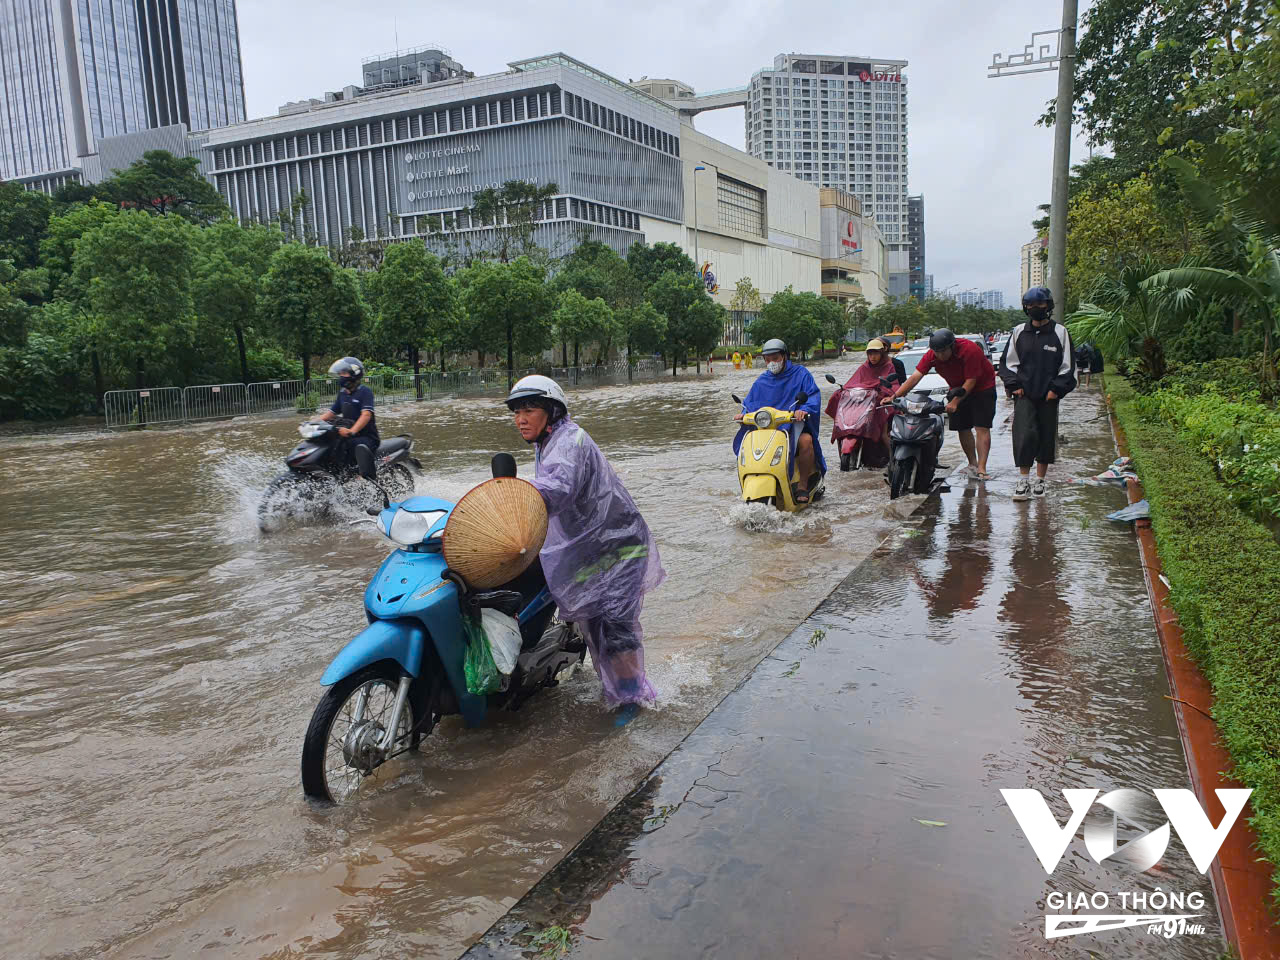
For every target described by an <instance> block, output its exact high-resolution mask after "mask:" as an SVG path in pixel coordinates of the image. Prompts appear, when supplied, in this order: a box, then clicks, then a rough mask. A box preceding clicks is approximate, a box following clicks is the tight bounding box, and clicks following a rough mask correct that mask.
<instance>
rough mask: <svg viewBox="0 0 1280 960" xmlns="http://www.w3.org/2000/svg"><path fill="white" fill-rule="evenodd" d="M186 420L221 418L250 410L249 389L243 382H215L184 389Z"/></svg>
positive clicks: (240, 415)
mask: <svg viewBox="0 0 1280 960" xmlns="http://www.w3.org/2000/svg"><path fill="white" fill-rule="evenodd" d="M182 403H183V406H184V408H185V409H184V413H183V419H185V420H221V419H224V418H227V417H242V416H244V415H245V414H247V413H248V412H249V408H248V403H249V396H248V389H247V388H246V386H245V385H244V384H243V383H214V384H207V385H202V386H196V387H187V388H185V389H184V390H183V391H182Z"/></svg>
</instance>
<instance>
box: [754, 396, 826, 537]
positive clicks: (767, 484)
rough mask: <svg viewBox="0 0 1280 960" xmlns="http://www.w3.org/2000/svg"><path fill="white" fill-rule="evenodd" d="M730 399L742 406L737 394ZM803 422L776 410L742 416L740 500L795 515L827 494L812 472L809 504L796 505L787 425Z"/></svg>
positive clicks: (819, 475)
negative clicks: (745, 428) (744, 428)
mask: <svg viewBox="0 0 1280 960" xmlns="http://www.w3.org/2000/svg"><path fill="white" fill-rule="evenodd" d="M733 399H734V400H735V401H736V402H737V403H738V404H741V403H742V400H740V399H739V398H738V396H737V394H733ZM807 399H808V395H807V394H804V393H801V394H800V396H799V397H797V398H796V405H799V404H801V403H804V402H805V401H806V400H807ZM802 422H803V421H800V420H797V419H796V418H795V411H794V410H779V409H778V408H777V407H761V408H760V409H759V410H756V411H755V412H754V413H744V414H743V415H742V423H743V424H744V425H745V426H747V427H749V428H754V429H748V430H747V432H746V433H745V434H743V437H742V445H741V446H740V447H739V448H738V483H739V484H740V485H741V486H742V499H743V501H745V502H746V503H771V504H773V505H774V506H775V507H777V508H778V509H779V510H785V511H786V512H788V513H797V512H799V511H800V510H803V509H804V508H805V507H808V506H811V505H812V504H814V503H816V502H817V501H819V500H821V499H822V496H823V494H825V493H826V492H827V491H826V479H825V478H824V476H823V474H822V471H820V470H815V471H814V473H813V476H811V477H810V478H809V502H808V503H796V480H797V479H798V478H797V477H796V476H794V472H795V468H794V467H793V465H792V463H791V459H792V458H791V431H790V430H789V429H788V427H789V425H790V424H793V423H794V424H799V423H802Z"/></svg>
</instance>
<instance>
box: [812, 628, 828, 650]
mask: <svg viewBox="0 0 1280 960" xmlns="http://www.w3.org/2000/svg"><path fill="white" fill-rule="evenodd" d="M825 639H827V631H825V630H815V631H813V635H812V636H811V637H809V649H810V650H817V649H818V644H820V643H821V642H822V641H823V640H825Z"/></svg>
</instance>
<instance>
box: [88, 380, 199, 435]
mask: <svg viewBox="0 0 1280 960" xmlns="http://www.w3.org/2000/svg"><path fill="white" fill-rule="evenodd" d="M102 407H103V410H104V412H105V415H106V420H107V426H108V427H140V426H146V425H147V424H149V423H181V422H182V421H183V420H184V419H186V416H185V413H186V411H185V409H184V404H183V402H182V388H181V387H149V388H148V389H146V390H108V391H107V392H106V393H105V394H103V397H102Z"/></svg>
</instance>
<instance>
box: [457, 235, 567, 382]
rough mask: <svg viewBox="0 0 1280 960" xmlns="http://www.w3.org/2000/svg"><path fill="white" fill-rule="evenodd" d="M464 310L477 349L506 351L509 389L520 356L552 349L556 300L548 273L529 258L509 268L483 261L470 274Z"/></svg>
mask: <svg viewBox="0 0 1280 960" xmlns="http://www.w3.org/2000/svg"><path fill="white" fill-rule="evenodd" d="M462 306H463V308H464V309H465V310H466V313H467V317H468V318H469V320H470V329H469V330H468V338H469V339H470V341H471V342H472V344H473V345H474V346H476V347H477V348H478V349H482V350H483V349H493V348H495V347H497V346H498V345H500V344H502V343H504V342H505V344H506V347H507V386H508V387H510V386H511V383H512V382H513V379H514V377H513V371H514V369H515V352H516V351H519V352H520V353H521V354H530V353H539V352H541V351H542V350H545V349H546V348H547V346H548V345H549V344H550V343H551V332H552V315H553V309H554V299H553V297H552V294H551V291H550V288H549V287H548V286H547V284H546V270H545V269H543V267H541V266H539V265H538V264H536V263H534V262H533V261H532V260H530V259H529V258H528V257H517V258H516V259H515V260H513V261H511V262H510V263H493V262H489V261H482V262H480V263H476V264H474V265H473V266H471V267H469V268H468V269H467V270H466V276H465V278H464V280H463V288H462Z"/></svg>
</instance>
